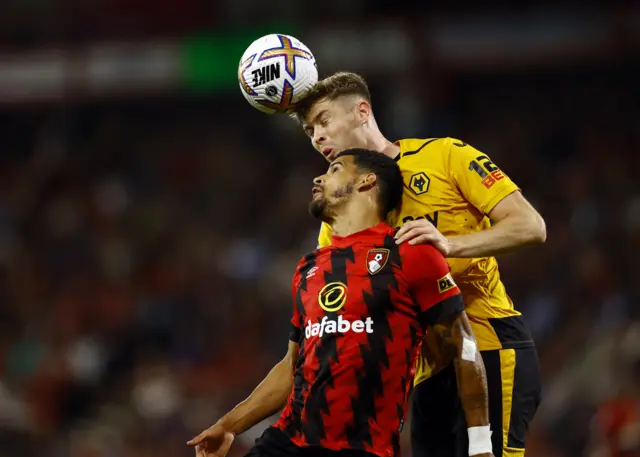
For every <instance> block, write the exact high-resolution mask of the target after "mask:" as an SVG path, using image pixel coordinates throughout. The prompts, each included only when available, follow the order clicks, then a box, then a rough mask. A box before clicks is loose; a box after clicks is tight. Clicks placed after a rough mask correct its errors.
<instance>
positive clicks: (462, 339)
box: [189, 149, 491, 457]
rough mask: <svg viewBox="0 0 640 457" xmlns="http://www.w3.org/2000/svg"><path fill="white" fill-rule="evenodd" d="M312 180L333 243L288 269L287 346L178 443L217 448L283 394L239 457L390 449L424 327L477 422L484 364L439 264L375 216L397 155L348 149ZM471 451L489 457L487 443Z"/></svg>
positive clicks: (392, 183)
mask: <svg viewBox="0 0 640 457" xmlns="http://www.w3.org/2000/svg"><path fill="white" fill-rule="evenodd" d="M314 184H315V185H314V187H313V192H312V193H313V197H312V201H311V204H310V211H311V213H312V215H314V216H315V217H317V218H318V219H321V220H323V221H325V222H327V223H329V224H331V226H332V229H333V242H332V244H331V246H328V247H325V248H321V249H318V250H316V251H314V252H312V253H311V254H309V255H307V256H305V257H304V258H303V259H302V260H301V262H300V263H299V264H298V267H297V268H296V272H295V275H294V278H293V301H294V309H293V318H292V320H291V324H292V329H291V333H290V338H289V339H290V342H289V351H288V353H287V356H286V357H285V359H284V360H283V361H281V362H280V363H279V364H278V365H276V367H275V368H274V369H273V370H272V371H271V373H269V375H268V376H267V378H266V379H265V380H264V381H263V382H262V384H260V386H258V388H256V390H255V391H254V392H253V393H252V394H251V395H250V396H249V398H247V400H245V401H244V402H242V403H241V404H239V405H238V406H237V407H236V408H234V409H233V410H232V411H231V412H230V413H228V414H227V415H225V416H224V417H223V418H222V419H220V420H219V421H218V422H217V423H216V424H215V425H213V426H212V427H210V428H209V429H207V430H205V431H204V432H203V433H202V434H200V435H199V436H198V437H196V438H194V439H193V440H192V441H190V442H189V444H190V445H196V446H197V447H196V453H197V456H198V457H211V456H216V457H222V456H224V455H225V454H226V452H227V451H228V449H229V447H230V446H231V443H232V442H233V438H234V436H235V435H236V434H237V433H242V432H243V431H245V430H247V429H248V428H250V427H252V426H253V425H255V424H256V423H258V422H259V421H261V420H263V419H265V418H266V417H269V416H270V415H271V414H273V413H275V412H276V411H277V410H278V409H279V408H280V407H281V406H282V404H283V403H284V402H285V399H286V406H285V408H284V411H283V412H282V414H281V415H280V419H279V420H278V422H277V423H276V424H275V425H274V426H273V427H270V428H269V429H267V430H266V431H265V433H264V434H263V435H262V437H261V438H259V439H258V440H257V441H256V445H255V446H254V447H253V448H252V449H251V451H250V452H249V454H248V456H247V457H286V456H292V457H293V456H296V457H297V456H307V455H312V456H318V457H325V456H353V457H356V456H362V457H365V456H379V457H393V456H397V455H399V451H400V439H399V434H400V431H401V430H402V425H403V421H404V417H405V413H406V406H407V397H408V395H409V392H410V389H411V385H412V381H413V377H414V367H415V362H416V358H417V356H418V351H419V348H420V344H421V342H422V339H423V337H424V335H425V333H426V332H427V331H434V332H437V334H438V335H439V336H440V337H441V338H442V340H443V341H445V342H446V344H445V347H446V348H447V351H448V356H449V357H450V358H451V359H452V360H453V361H454V364H455V367H456V372H457V380H458V388H459V392H460V397H461V401H462V403H463V407H464V410H465V413H466V418H467V422H468V424H469V426H470V427H472V426H487V425H488V422H489V420H488V405H487V387H486V379H485V372H484V366H483V364H482V359H481V357H480V354H479V352H478V351H477V344H476V341H475V338H474V336H473V333H472V331H471V327H470V325H469V322H468V320H467V317H466V314H465V312H464V307H463V303H462V299H461V295H460V291H459V289H458V287H457V286H456V285H455V283H454V282H453V279H452V278H451V275H450V272H449V266H448V264H447V262H446V261H445V259H444V257H443V256H442V255H441V254H440V253H439V252H438V251H437V250H436V249H435V248H434V247H433V246H431V245H428V244H421V245H409V244H407V243H404V244H401V245H398V244H397V243H396V242H395V239H394V229H393V228H391V227H390V226H389V225H387V224H386V223H385V222H384V221H385V219H386V217H387V216H388V214H389V213H390V212H391V211H393V210H395V209H396V208H397V207H398V206H399V204H400V200H401V196H402V192H403V188H402V186H403V184H402V176H401V174H400V170H399V169H398V166H397V164H396V163H395V162H394V161H393V160H392V159H390V158H388V157H386V156H384V155H382V154H379V153H376V152H372V151H366V150H360V149H357V150H349V151H345V152H342V153H341V154H340V155H339V156H338V157H337V158H336V159H335V160H334V161H333V162H332V163H331V165H330V167H329V170H328V172H327V173H326V174H325V175H323V176H321V177H318V178H316V179H315V180H314ZM482 455H485V456H491V453H490V446H489V449H488V450H487V452H486V453H485V454H482Z"/></svg>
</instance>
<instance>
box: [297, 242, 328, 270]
mask: <svg viewBox="0 0 640 457" xmlns="http://www.w3.org/2000/svg"><path fill="white" fill-rule="evenodd" d="M329 250H331V246H325V247H318V248H316V249H314V250H313V251H311V252H309V253H308V254H306V255H304V256H303V257H302V258H301V259H300V261H299V262H298V265H296V270H295V275H294V276H301V275H306V274H307V273H309V270H311V269H312V268H313V267H315V266H316V265H317V263H318V259H319V258H320V257H321V256H322V255H323V254H324V253H326V252H328V251H329Z"/></svg>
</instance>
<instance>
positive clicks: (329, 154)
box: [320, 146, 335, 162]
mask: <svg viewBox="0 0 640 457" xmlns="http://www.w3.org/2000/svg"><path fill="white" fill-rule="evenodd" d="M320 153H321V154H322V155H323V156H324V158H325V159H327V160H328V161H330V162H331V161H332V160H333V158H334V157H335V149H333V148H330V147H328V146H325V147H323V148H322V149H320Z"/></svg>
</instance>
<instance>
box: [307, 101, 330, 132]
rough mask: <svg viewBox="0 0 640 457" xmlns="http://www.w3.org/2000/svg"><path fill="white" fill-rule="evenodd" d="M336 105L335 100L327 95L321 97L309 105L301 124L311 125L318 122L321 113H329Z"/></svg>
mask: <svg viewBox="0 0 640 457" xmlns="http://www.w3.org/2000/svg"><path fill="white" fill-rule="evenodd" d="M335 106H336V100H335V99H330V98H327V97H324V98H321V99H319V100H318V101H316V102H314V103H313V105H311V106H310V107H309V109H308V110H307V113H306V115H305V118H304V122H303V125H305V126H306V125H313V124H314V123H316V122H318V121H319V120H320V118H321V117H322V115H324V114H326V113H331V112H332V111H333V110H334V109H335Z"/></svg>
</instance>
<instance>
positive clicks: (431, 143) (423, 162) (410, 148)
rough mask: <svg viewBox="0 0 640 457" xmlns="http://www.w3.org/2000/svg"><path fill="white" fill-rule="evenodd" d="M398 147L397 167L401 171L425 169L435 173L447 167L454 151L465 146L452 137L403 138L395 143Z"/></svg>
mask: <svg viewBox="0 0 640 457" xmlns="http://www.w3.org/2000/svg"><path fill="white" fill-rule="evenodd" d="M397 144H399V146H400V157H399V159H398V165H399V166H400V168H401V169H414V168H421V169H422V168H427V169H429V170H431V171H434V172H437V171H442V170H446V169H448V167H449V162H450V160H449V158H450V157H451V153H452V151H453V150H454V149H459V148H461V147H464V146H466V143H464V142H463V141H461V140H458V139H456V138H452V137H442V138H421V139H420V138H405V139H403V140H399V141H398V142H397Z"/></svg>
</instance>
